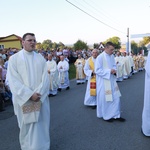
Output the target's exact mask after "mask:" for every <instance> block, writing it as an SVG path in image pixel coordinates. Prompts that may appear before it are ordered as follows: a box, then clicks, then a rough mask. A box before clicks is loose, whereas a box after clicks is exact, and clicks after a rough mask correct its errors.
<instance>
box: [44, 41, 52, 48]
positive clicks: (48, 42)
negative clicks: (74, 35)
mask: <svg viewBox="0 0 150 150" xmlns="http://www.w3.org/2000/svg"><path fill="white" fill-rule="evenodd" d="M42 48H43V49H44V50H47V49H51V48H52V41H51V40H45V41H43V43H42Z"/></svg>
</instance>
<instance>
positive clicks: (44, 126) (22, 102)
mask: <svg viewBox="0 0 150 150" xmlns="http://www.w3.org/2000/svg"><path fill="white" fill-rule="evenodd" d="M7 73H8V74H7V78H8V82H9V86H10V89H11V92H12V95H13V98H12V99H13V105H14V111H15V114H16V116H17V120H18V125H19V128H20V136H19V140H20V145H21V149H22V150H49V149H50V135H49V128H50V104H49V99H48V92H49V78H48V73H47V65H46V61H45V59H44V58H43V57H42V56H41V55H40V54H38V53H35V52H28V51H26V50H24V49H23V50H21V51H19V52H18V53H16V54H14V55H13V56H11V57H10V59H9V64H8V72H7ZM33 93H40V94H41V99H40V103H39V104H40V105H38V104H36V105H37V107H35V106H34V105H30V104H31V103H32V102H33V101H31V100H30V97H31V96H32V95H33ZM34 103H36V102H34ZM28 106H29V107H28ZM23 108H28V109H24V110H23ZM34 115H35V116H34Z"/></svg>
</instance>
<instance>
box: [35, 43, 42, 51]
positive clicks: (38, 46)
mask: <svg viewBox="0 0 150 150" xmlns="http://www.w3.org/2000/svg"><path fill="white" fill-rule="evenodd" d="M36 49H38V50H39V49H42V44H41V43H40V42H39V43H36Z"/></svg>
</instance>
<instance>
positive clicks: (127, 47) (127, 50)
mask: <svg viewBox="0 0 150 150" xmlns="http://www.w3.org/2000/svg"><path fill="white" fill-rule="evenodd" d="M126 52H127V53H129V28H127V45H126Z"/></svg>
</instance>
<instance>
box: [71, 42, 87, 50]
mask: <svg viewBox="0 0 150 150" xmlns="http://www.w3.org/2000/svg"><path fill="white" fill-rule="evenodd" d="M74 49H75V50H80V49H81V50H82V49H86V50H87V49H88V46H87V43H85V42H83V41H81V40H78V41H77V42H76V43H75V44H74Z"/></svg>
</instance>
